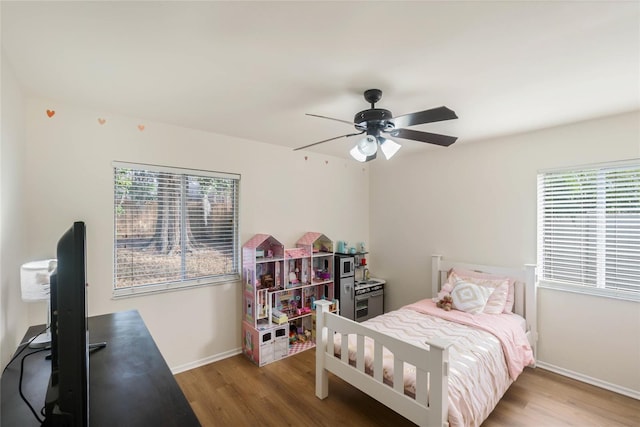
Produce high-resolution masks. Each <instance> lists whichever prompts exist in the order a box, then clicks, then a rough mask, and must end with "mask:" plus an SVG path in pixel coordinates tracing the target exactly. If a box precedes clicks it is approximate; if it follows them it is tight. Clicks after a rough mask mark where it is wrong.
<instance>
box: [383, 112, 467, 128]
mask: <svg viewBox="0 0 640 427" xmlns="http://www.w3.org/2000/svg"><path fill="white" fill-rule="evenodd" d="M457 118H458V116H456V113H455V111H453V110H450V109H448V108H447V107H438V108H432V109H430V110H425V111H418V112H417V113H411V114H404V115H402V116H398V117H394V118H393V119H392V121H393V123H394V124H395V126H396V129H399V128H406V127H408V126H412V125H421V124H423V123H432V122H441V121H443V120H451V119H457Z"/></svg>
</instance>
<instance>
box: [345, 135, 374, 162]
mask: <svg viewBox="0 0 640 427" xmlns="http://www.w3.org/2000/svg"><path fill="white" fill-rule="evenodd" d="M377 151H378V141H377V140H376V137H375V136H373V135H367V136H366V137H364V138H362V139H361V140H360V141H358V143H357V144H356V145H355V147H353V148H352V149H351V151H350V152H349V154H351V157H353V158H354V159H356V160H357V161H359V162H366V161H369V160H371V159H372V158H374V156H375V154H376V152H377Z"/></svg>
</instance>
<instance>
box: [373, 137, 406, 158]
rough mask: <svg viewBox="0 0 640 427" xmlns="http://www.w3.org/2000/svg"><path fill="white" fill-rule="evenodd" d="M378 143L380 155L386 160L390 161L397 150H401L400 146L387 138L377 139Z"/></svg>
mask: <svg viewBox="0 0 640 427" xmlns="http://www.w3.org/2000/svg"><path fill="white" fill-rule="evenodd" d="M378 142H380V149H381V150H382V154H384V157H385V158H386V159H387V160H389V159H391V158H392V157H393V156H394V154H396V153H397V152H398V150H400V148H402V145H400V144H398V143H397V142H395V141H393V140H391V139H388V138H384V137H379V138H378Z"/></svg>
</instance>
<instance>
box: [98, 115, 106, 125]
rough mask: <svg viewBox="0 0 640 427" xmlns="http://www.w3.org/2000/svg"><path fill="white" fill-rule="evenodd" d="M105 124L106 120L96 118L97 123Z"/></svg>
mask: <svg viewBox="0 0 640 427" xmlns="http://www.w3.org/2000/svg"><path fill="white" fill-rule="evenodd" d="M106 122H107V119H103V118H101V117H99V118H98V123H100V124H101V125H103V124H105V123H106Z"/></svg>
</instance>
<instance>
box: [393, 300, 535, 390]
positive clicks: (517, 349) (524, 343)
mask: <svg viewBox="0 0 640 427" xmlns="http://www.w3.org/2000/svg"><path fill="white" fill-rule="evenodd" d="M403 308H407V309H410V310H414V311H417V312H419V313H423V314H428V315H430V316H436V317H440V318H442V319H445V320H448V321H450V322H455V323H459V324H462V325H467V326H472V327H474V328H478V329H481V330H483V331H486V332H489V333H491V334H493V335H494V336H495V337H496V338H498V340H499V341H500V343H501V345H502V351H503V352H504V355H505V361H506V363H507V368H508V370H509V376H510V377H511V379H512V380H514V381H515V379H516V378H518V375H520V373H521V372H522V370H523V369H524V367H525V366H527V365H530V364H532V363H533V362H534V360H533V351H532V350H531V346H530V344H529V340H528V339H527V336H526V335H525V333H524V331H523V330H522V327H521V326H520V325H519V323H518V319H516V317H515V316H510V315H503V314H485V313H479V314H470V313H465V312H463V311H458V310H451V311H445V310H443V309H441V308H438V307H437V306H436V303H435V302H433V300H431V299H423V300H421V301H418V302H415V303H413V304H409V305H407V306H405V307H403Z"/></svg>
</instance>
